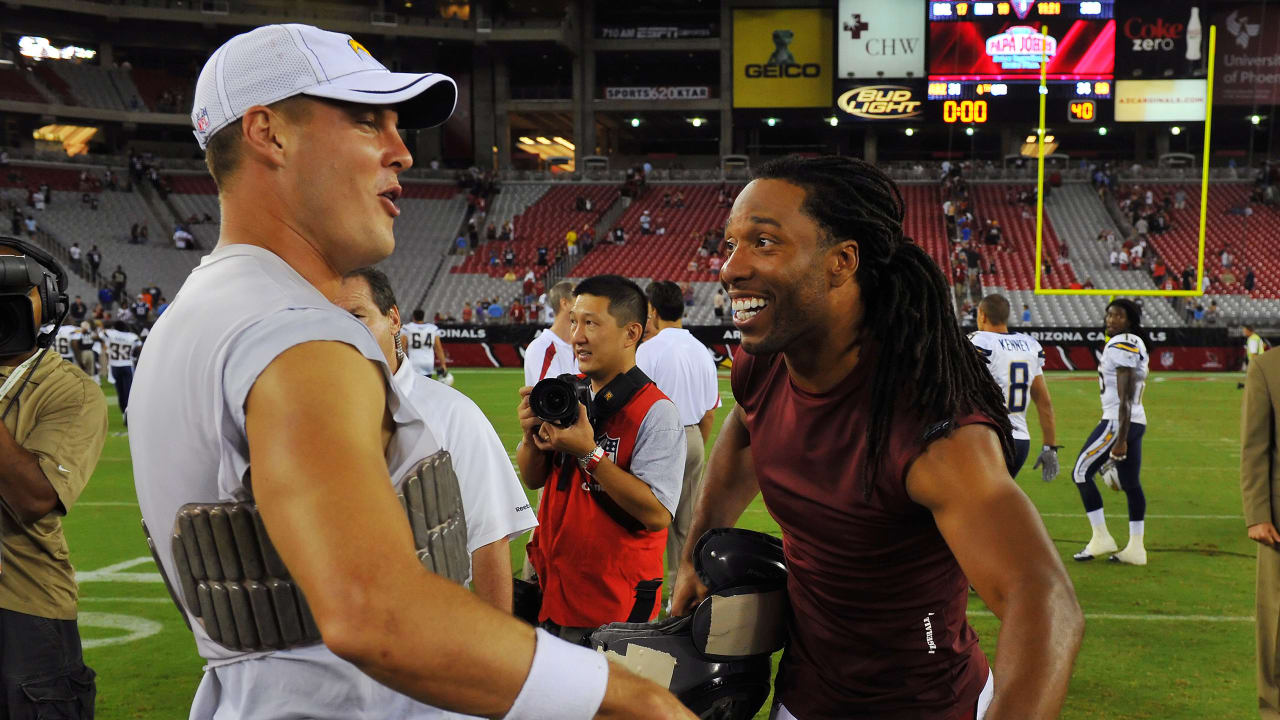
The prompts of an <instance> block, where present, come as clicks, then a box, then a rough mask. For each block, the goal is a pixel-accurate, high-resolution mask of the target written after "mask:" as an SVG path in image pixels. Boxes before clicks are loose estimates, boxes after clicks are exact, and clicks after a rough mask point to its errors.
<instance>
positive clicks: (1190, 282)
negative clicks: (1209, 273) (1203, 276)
mask: <svg viewBox="0 0 1280 720" xmlns="http://www.w3.org/2000/svg"><path fill="white" fill-rule="evenodd" d="M1195 286H1196V269H1195V268H1193V267H1191V266H1190V265H1188V266H1187V269H1186V270H1183V271H1182V289H1183V290H1191V289H1194V288H1195Z"/></svg>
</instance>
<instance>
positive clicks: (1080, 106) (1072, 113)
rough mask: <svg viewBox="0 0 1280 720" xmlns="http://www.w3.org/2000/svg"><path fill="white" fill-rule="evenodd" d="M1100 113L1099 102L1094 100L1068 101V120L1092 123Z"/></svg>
mask: <svg viewBox="0 0 1280 720" xmlns="http://www.w3.org/2000/svg"><path fill="white" fill-rule="evenodd" d="M1097 114H1098V104H1097V102H1096V101H1094V100H1071V101H1069V102H1068V103H1067V120H1069V121H1071V122H1077V123H1091V122H1093V120H1094V118H1095V117H1097Z"/></svg>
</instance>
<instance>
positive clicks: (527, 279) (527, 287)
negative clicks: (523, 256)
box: [520, 268, 537, 305]
mask: <svg viewBox="0 0 1280 720" xmlns="http://www.w3.org/2000/svg"><path fill="white" fill-rule="evenodd" d="M536 282H537V278H536V277H535V276H534V274H533V268H529V269H528V270H526V271H525V273H524V282H523V283H522V284H521V287H520V290H521V293H522V297H523V299H524V304H525V305H529V304H531V303H532V302H533V295H534V292H533V291H534V289H535V287H534V285H535V283H536Z"/></svg>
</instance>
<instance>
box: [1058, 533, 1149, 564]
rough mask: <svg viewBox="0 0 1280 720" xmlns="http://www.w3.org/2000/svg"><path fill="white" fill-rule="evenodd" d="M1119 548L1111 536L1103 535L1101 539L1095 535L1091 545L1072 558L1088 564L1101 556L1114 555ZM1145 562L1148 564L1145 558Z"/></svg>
mask: <svg viewBox="0 0 1280 720" xmlns="http://www.w3.org/2000/svg"><path fill="white" fill-rule="evenodd" d="M1118 548H1119V546H1118V545H1116V540H1115V538H1113V537H1111V536H1110V535H1103V536H1101V537H1099V536H1097V535H1095V536H1094V537H1093V539H1092V540H1090V541H1089V544H1088V545H1085V546H1084V549H1083V550H1081V551H1080V552H1078V553H1076V554H1075V555H1072V556H1071V557H1073V558H1075V559H1076V562H1088V561H1090V560H1092V559H1094V558H1095V557H1098V556H1099V555H1105V554H1107V553H1113V552H1115V551H1116V550H1117V549H1118ZM1143 562H1146V559H1145V557H1144V558H1143Z"/></svg>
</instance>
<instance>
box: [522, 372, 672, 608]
mask: <svg viewBox="0 0 1280 720" xmlns="http://www.w3.org/2000/svg"><path fill="white" fill-rule="evenodd" d="M646 379H647V378H646ZM601 392H607V388H606V389H602V390H601ZM663 399H666V395H663V394H662V391H661V390H659V389H658V386H656V385H654V384H653V383H652V382H646V383H645V384H644V385H643V386H642V387H641V388H640V389H639V390H637V391H636V392H635V394H634V395H632V397H631V399H630V400H629V401H628V402H627V404H626V405H624V406H623V407H622V408H621V409H619V410H618V411H617V412H615V413H614V414H613V416H612V417H610V418H609V419H608V420H606V421H605V423H604V426H603V428H601V429H600V430H599V432H598V433H597V435H596V442H597V443H598V444H599V445H600V446H601V447H603V448H604V450H605V453H606V454H607V455H608V456H609V459H610V460H611V461H613V462H614V463H615V464H616V465H617V466H618V467H620V468H622V469H623V470H626V471H628V472H630V471H631V453H632V450H633V449H634V448H635V445H636V437H637V435H638V433H639V431H640V423H641V422H643V421H644V417H645V415H646V414H647V413H648V412H649V408H651V407H652V406H653V404H654V403H655V402H657V401H659V400H663ZM623 523H626V526H624V524H623ZM666 543H667V531H666V530H665V529H664V530H659V531H658V532H650V531H648V530H645V529H644V528H643V527H642V526H641V525H640V524H639V522H638V521H636V520H635V519H634V518H631V517H630V516H627V515H626V514H625V513H624V512H623V511H622V510H621V508H618V507H617V505H616V504H614V502H613V500H612V499H611V498H609V496H608V494H607V493H606V492H605V491H604V489H603V488H601V487H600V485H599V484H598V483H596V481H595V480H594V479H592V478H591V477H590V476H589V475H587V474H586V473H585V472H583V471H582V469H581V468H580V467H579V466H578V462H577V459H576V458H572V457H567V456H564V455H562V454H560V453H557V454H556V456H555V460H554V461H553V463H552V466H551V470H550V471H549V472H548V474H547V483H546V485H545V486H544V487H543V494H542V505H541V506H540V507H539V508H538V531H537V532H536V533H534V534H533V540H532V541H531V542H530V543H529V545H528V548H527V549H528V553H529V560H530V562H532V563H533V567H534V568H535V569H536V570H537V571H538V580H539V583H540V584H541V586H542V610H541V611H540V612H539V614H538V621H539V622H544V621H547V620H550V621H551V622H553V623H556V624H557V625H560V626H562V627H597V626H600V625H605V624H607V623H611V622H618V621H627V622H647V621H649V620H653V619H655V618H656V617H657V616H658V604H659V598H660V597H661V592H660V591H661V589H662V577H663V574H662V552H663V550H664V548H665V547H666Z"/></svg>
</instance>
